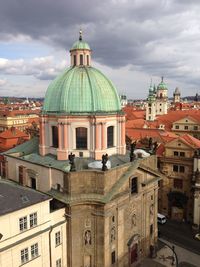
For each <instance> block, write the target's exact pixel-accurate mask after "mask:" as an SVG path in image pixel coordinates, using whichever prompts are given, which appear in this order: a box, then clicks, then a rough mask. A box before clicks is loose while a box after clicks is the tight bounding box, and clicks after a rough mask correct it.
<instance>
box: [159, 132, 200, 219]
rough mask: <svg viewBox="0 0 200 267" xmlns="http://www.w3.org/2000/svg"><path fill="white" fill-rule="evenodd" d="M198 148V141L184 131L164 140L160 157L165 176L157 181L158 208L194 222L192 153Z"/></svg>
mask: <svg viewBox="0 0 200 267" xmlns="http://www.w3.org/2000/svg"><path fill="white" fill-rule="evenodd" d="M198 148H200V141H199V140H197V139H196V138H194V137H192V136H190V135H188V134H185V135H182V136H179V137H177V138H173V139H172V140H171V141H169V142H167V143H166V144H165V146H164V153H163V155H162V156H161V157H160V158H159V165H160V166H159V167H160V171H161V172H162V173H164V174H165V175H166V178H164V179H163V181H161V182H160V189H159V207H158V208H159V211H160V212H161V213H163V214H165V215H167V216H169V217H171V218H172V219H175V220H183V219H185V220H187V221H189V222H193V217H194V213H193V205H194V192H193V190H192V188H193V173H194V154H195V151H196V150H197V149H198Z"/></svg>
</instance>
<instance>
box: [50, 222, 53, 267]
mask: <svg viewBox="0 0 200 267" xmlns="http://www.w3.org/2000/svg"><path fill="white" fill-rule="evenodd" d="M52 230H53V227H52V226H50V231H49V262H50V266H49V267H52V255H51V232H52Z"/></svg>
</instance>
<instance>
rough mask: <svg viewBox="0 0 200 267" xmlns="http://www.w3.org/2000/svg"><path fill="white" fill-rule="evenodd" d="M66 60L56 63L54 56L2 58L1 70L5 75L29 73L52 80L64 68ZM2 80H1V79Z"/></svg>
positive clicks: (0, 60)
mask: <svg viewBox="0 0 200 267" xmlns="http://www.w3.org/2000/svg"><path fill="white" fill-rule="evenodd" d="M63 66H64V62H60V64H55V62H54V58H53V57H40V58H33V59H32V60H29V61H25V60H23V59H19V60H8V59H5V58H0V71H1V74H4V75H29V76H33V77H35V78H37V79H39V80H51V79H53V78H55V77H56V75H57V74H58V73H59V72H60V71H61V70H62V69H63ZM0 81H1V80H0Z"/></svg>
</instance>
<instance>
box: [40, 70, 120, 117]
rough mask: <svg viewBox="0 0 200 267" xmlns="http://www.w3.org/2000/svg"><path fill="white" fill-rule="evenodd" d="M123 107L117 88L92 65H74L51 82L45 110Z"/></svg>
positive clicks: (95, 110)
mask: <svg viewBox="0 0 200 267" xmlns="http://www.w3.org/2000/svg"><path fill="white" fill-rule="evenodd" d="M120 110H121V104H120V100H119V96H118V94H117V91H116V88H115V87H114V85H113V84H112V82H111V81H110V80H109V79H108V78H106V77H105V75H104V74H102V73H101V72H100V71H99V70H97V69H95V68H93V67H91V66H72V67H70V68H68V69H66V70H65V71H64V72H63V73H62V74H60V75H59V76H58V77H57V78H56V79H55V80H54V81H53V82H51V84H50V85H49V87H48V89H47V92H46V95H45V100H44V105H43V113H68V114H84V113H86V114H87V113H114V112H119V111H120Z"/></svg>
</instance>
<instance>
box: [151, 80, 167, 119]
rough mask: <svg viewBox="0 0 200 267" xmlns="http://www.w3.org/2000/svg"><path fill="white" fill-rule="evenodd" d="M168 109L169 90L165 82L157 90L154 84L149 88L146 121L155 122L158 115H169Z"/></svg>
mask: <svg viewBox="0 0 200 267" xmlns="http://www.w3.org/2000/svg"><path fill="white" fill-rule="evenodd" d="M167 109H168V89H167V86H166V84H165V83H164V81H163V77H162V80H161V82H160V83H159V84H158V86H157V88H156V86H155V85H154V87H153V86H152V84H151V85H150V87H149V95H148V98H147V103H146V120H147V121H154V120H156V117H157V116H158V115H164V114H167Z"/></svg>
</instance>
